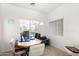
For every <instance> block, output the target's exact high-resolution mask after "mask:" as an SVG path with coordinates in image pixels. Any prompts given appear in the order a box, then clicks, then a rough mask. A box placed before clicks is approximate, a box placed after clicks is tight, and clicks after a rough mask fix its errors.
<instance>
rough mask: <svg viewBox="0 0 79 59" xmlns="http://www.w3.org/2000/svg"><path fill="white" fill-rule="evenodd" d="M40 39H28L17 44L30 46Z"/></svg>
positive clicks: (38, 42) (37, 42)
mask: <svg viewBox="0 0 79 59" xmlns="http://www.w3.org/2000/svg"><path fill="white" fill-rule="evenodd" d="M41 42H42V41H41V40H38V39H35V40H30V41H29V42H18V45H21V46H31V45H36V44H40V43H41Z"/></svg>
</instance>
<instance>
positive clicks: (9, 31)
mask: <svg viewBox="0 0 79 59" xmlns="http://www.w3.org/2000/svg"><path fill="white" fill-rule="evenodd" d="M1 9H2V16H3V26H4V28H3V29H4V30H3V32H4V33H3V39H4V40H5V43H4V42H2V43H4V46H3V47H4V48H2V49H1V48H0V49H1V50H2V51H5V50H9V41H10V40H11V38H12V37H14V35H16V34H17V33H16V32H17V31H18V30H17V28H18V27H17V26H16V25H17V23H16V22H17V21H16V20H19V19H26V20H38V21H43V22H44V23H45V20H46V19H47V18H46V15H45V14H43V13H40V12H38V11H34V10H30V9H25V8H21V7H17V6H13V5H10V4H1ZM8 19H15V20H14V24H9V23H8ZM45 26H46V25H44V27H41V28H40V27H39V32H40V33H41V34H42V35H45V34H46V31H45ZM14 28H15V29H14ZM1 41H3V40H1ZM2 43H1V44H2ZM1 44H0V45H1Z"/></svg>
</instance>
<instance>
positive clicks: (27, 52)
mask: <svg viewBox="0 0 79 59" xmlns="http://www.w3.org/2000/svg"><path fill="white" fill-rule="evenodd" d="M26 54H27V56H29V48H27V49H26Z"/></svg>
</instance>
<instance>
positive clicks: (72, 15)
mask: <svg viewBox="0 0 79 59" xmlns="http://www.w3.org/2000/svg"><path fill="white" fill-rule="evenodd" d="M78 6H79V4H63V5H62V6H60V7H59V8H57V9H56V10H54V11H53V12H52V13H50V14H49V18H48V20H49V22H50V21H53V20H57V19H60V18H63V19H64V28H63V29H64V35H63V36H53V35H52V33H51V34H50V35H49V37H50V38H51V45H53V46H55V47H57V48H59V49H61V50H63V51H65V46H67V45H70V46H71V45H74V44H76V43H77V44H78V45H79V7H78Z"/></svg>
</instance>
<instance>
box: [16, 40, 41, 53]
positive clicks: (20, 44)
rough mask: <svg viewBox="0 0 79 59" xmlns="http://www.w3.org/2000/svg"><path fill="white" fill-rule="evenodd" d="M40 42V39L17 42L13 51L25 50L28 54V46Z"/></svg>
mask: <svg viewBox="0 0 79 59" xmlns="http://www.w3.org/2000/svg"><path fill="white" fill-rule="evenodd" d="M40 43H41V40H38V39H35V40H30V41H29V42H18V45H17V46H16V48H15V52H19V51H22V50H26V54H27V55H28V54H29V48H30V46H32V45H36V44H40Z"/></svg>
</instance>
